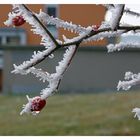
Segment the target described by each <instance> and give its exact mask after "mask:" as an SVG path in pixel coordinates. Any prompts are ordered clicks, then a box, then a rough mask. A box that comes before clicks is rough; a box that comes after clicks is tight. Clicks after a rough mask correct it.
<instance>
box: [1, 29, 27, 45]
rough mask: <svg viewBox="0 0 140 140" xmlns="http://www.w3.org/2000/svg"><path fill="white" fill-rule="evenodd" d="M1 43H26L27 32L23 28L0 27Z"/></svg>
mask: <svg viewBox="0 0 140 140" xmlns="http://www.w3.org/2000/svg"><path fill="white" fill-rule="evenodd" d="M0 44H1V45H26V33H25V31H24V30H23V29H21V28H18V29H17V28H16V29H14V28H0Z"/></svg>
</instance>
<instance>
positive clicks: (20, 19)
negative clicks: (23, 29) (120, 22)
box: [12, 16, 26, 26]
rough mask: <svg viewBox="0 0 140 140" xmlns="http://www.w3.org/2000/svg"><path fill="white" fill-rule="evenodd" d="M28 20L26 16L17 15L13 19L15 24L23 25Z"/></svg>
mask: <svg viewBox="0 0 140 140" xmlns="http://www.w3.org/2000/svg"><path fill="white" fill-rule="evenodd" d="M25 22H26V21H25V20H24V18H23V17H22V16H16V17H14V18H13V19H12V23H13V25H15V26H21V25H23V24H24V23H25Z"/></svg>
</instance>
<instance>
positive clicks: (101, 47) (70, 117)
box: [0, 4, 140, 135]
mask: <svg viewBox="0 0 140 140" xmlns="http://www.w3.org/2000/svg"><path fill="white" fill-rule="evenodd" d="M27 6H28V7H29V8H30V9H31V10H33V11H35V12H39V10H40V9H42V10H43V11H44V12H46V13H48V14H49V15H51V16H54V17H59V18H60V19H63V20H65V21H68V22H71V21H72V23H75V24H80V25H82V26H85V27H87V26H89V25H100V24H101V22H102V21H103V20H104V17H105V12H106V9H105V8H104V7H103V6H102V5H94V4H87V5H80V4H76V5H72V4H69V5H66V4H61V5H43V4H41V5H27ZM11 8H12V6H11V5H4V4H1V5H0V9H1V12H0V94H1V96H0V135H139V134H140V132H139V129H140V124H139V123H138V120H135V119H133V114H131V109H132V108H133V107H135V106H139V105H140V102H139V99H140V95H139V90H140V86H134V87H132V89H131V91H129V92H128V93H127V94H123V93H126V92H123V93H120V94H117V93H118V92H117V91H116V86H117V83H118V81H119V80H123V77H124V74H125V72H126V71H132V72H134V73H138V72H139V71H140V66H139V64H140V62H139V60H140V50H139V49H125V50H123V51H121V52H114V53H107V49H106V47H105V46H106V45H107V44H108V43H117V42H119V41H122V42H128V41H129V40H130V39H131V40H136V41H137V40H139V37H138V36H133V37H132V36H125V37H119V38H109V39H104V40H101V41H97V42H90V43H87V44H82V45H81V47H80V48H79V50H78V52H77V54H76V56H75V58H74V60H73V62H72V64H71V65H70V67H69V69H68V70H67V71H66V73H65V75H64V77H63V80H62V82H61V85H60V89H59V93H58V94H57V95H54V96H53V97H51V98H49V99H48V103H47V105H48V106H47V107H46V108H45V109H44V110H43V111H42V112H41V113H40V114H39V115H38V116H31V115H24V116H19V112H20V110H21V106H22V104H23V103H24V104H25V103H26V99H25V97H24V96H22V95H26V94H28V95H30V96H31V97H33V96H35V95H39V92H40V91H41V90H42V89H43V88H45V87H46V86H47V85H46V83H42V82H41V81H39V80H38V79H37V78H35V77H34V76H33V75H27V76H22V75H15V74H11V71H12V70H13V64H16V65H19V64H21V63H22V62H23V61H25V60H29V59H30V58H31V56H32V54H33V51H38V50H40V51H41V50H43V49H44V46H41V45H40V40H41V38H40V37H39V36H37V35H34V34H32V32H31V31H30V29H31V28H30V26H29V25H28V24H27V23H26V24H24V25H23V26H21V27H16V28H12V27H6V26H5V25H4V24H3V22H4V21H6V20H7V18H8V13H9V12H10V11H11ZM46 26H47V28H48V29H49V30H50V32H51V33H52V34H53V35H54V37H55V38H58V39H62V35H63V34H64V35H65V36H66V37H68V38H72V37H73V36H76V34H74V33H70V32H68V31H65V30H63V29H57V28H56V27H55V26H53V25H51V26H50V25H49V26H48V25H46ZM63 53H64V50H61V49H60V50H58V51H57V52H56V53H54V55H55V57H54V58H53V59H47V60H45V61H43V62H41V63H40V64H38V65H37V67H38V68H43V69H44V70H45V69H47V71H49V72H55V66H56V65H58V62H59V61H60V60H61V59H62V57H63Z"/></svg>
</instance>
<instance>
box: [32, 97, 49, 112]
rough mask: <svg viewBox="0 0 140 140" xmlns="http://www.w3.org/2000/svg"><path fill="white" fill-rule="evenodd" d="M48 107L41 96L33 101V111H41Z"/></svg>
mask: <svg viewBox="0 0 140 140" xmlns="http://www.w3.org/2000/svg"><path fill="white" fill-rule="evenodd" d="M45 105H46V100H43V99H41V97H40V96H36V97H34V98H33V100H32V104H31V111H32V112H33V111H41V110H42V109H43V107H44V106H45Z"/></svg>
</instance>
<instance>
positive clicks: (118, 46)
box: [107, 42, 140, 52]
mask: <svg viewBox="0 0 140 140" xmlns="http://www.w3.org/2000/svg"><path fill="white" fill-rule="evenodd" d="M124 48H140V44H139V43H135V42H132V43H124V42H120V43H118V44H109V45H107V49H108V52H114V51H120V50H123V49H124Z"/></svg>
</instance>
